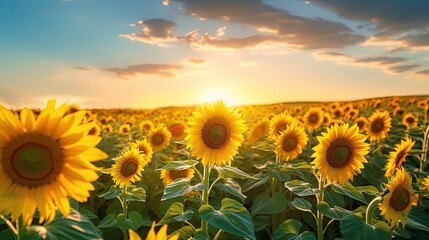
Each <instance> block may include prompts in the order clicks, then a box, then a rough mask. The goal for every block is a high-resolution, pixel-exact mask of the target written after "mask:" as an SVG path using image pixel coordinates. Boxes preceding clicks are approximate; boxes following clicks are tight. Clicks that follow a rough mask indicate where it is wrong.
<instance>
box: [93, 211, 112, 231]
mask: <svg viewBox="0 0 429 240" xmlns="http://www.w3.org/2000/svg"><path fill="white" fill-rule="evenodd" d="M115 225H116V214H114V213H112V214H109V215H107V216H105V217H104V218H103V220H101V221H100V223H99V224H98V225H97V227H98V228H111V227H114V226H115Z"/></svg>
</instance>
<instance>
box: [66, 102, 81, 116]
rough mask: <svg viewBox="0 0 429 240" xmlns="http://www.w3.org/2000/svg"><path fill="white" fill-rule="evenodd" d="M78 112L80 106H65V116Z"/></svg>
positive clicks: (71, 104) (75, 104)
mask: <svg viewBox="0 0 429 240" xmlns="http://www.w3.org/2000/svg"><path fill="white" fill-rule="evenodd" d="M78 111H80V106H79V104H77V103H70V104H69V105H68V106H67V114H71V113H75V112H78Z"/></svg>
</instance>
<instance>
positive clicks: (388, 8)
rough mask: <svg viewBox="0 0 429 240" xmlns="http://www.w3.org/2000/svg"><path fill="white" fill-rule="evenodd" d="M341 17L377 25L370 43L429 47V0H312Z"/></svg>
mask: <svg viewBox="0 0 429 240" xmlns="http://www.w3.org/2000/svg"><path fill="white" fill-rule="evenodd" d="M312 3H314V4H317V5H319V6H321V7H324V8H327V9H329V10H331V11H333V12H335V13H337V14H338V15H339V16H341V17H344V18H347V19H352V20H358V21H364V22H367V23H371V24H372V25H374V29H373V31H374V34H375V35H374V36H373V37H372V38H371V41H370V43H378V44H386V45H392V44H397V45H401V46H406V47H410V48H414V47H422V46H424V47H429V43H428V38H429V35H428V33H427V28H428V26H429V14H428V11H427V9H429V1H420V0H408V1H384V0H350V1H342V0H324V1H312Z"/></svg>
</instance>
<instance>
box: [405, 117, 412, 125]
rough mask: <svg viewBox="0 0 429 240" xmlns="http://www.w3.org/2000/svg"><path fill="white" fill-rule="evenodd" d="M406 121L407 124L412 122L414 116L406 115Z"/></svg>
mask: <svg viewBox="0 0 429 240" xmlns="http://www.w3.org/2000/svg"><path fill="white" fill-rule="evenodd" d="M406 121H407V123H408V124H410V125H411V124H413V123H414V118H412V117H407V119H406Z"/></svg>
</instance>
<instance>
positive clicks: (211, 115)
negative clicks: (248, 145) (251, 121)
mask: <svg viewBox="0 0 429 240" xmlns="http://www.w3.org/2000/svg"><path fill="white" fill-rule="evenodd" d="M188 125H189V128H188V129H186V132H187V133H188V135H187V136H186V140H188V144H187V146H186V147H187V148H189V149H191V151H192V155H193V156H195V157H196V158H197V159H201V161H202V164H203V165H222V164H231V160H232V158H233V157H234V155H235V154H237V150H238V147H239V146H240V145H241V144H242V143H243V141H244V137H243V132H245V131H246V130H247V127H246V125H245V124H244V121H243V120H242V119H241V114H240V113H238V111H237V110H234V109H232V108H229V107H227V106H226V105H225V103H224V102H223V101H222V100H219V101H217V102H215V103H213V104H209V103H205V104H203V105H201V106H198V108H197V111H196V112H193V113H192V117H191V118H190V120H189V122H188Z"/></svg>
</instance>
